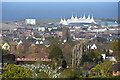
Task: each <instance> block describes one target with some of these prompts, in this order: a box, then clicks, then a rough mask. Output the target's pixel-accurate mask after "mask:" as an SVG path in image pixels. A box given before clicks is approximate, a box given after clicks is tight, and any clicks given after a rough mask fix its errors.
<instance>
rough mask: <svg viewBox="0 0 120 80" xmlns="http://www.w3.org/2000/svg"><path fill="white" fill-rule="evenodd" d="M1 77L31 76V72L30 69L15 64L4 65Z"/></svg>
mask: <svg viewBox="0 0 120 80" xmlns="http://www.w3.org/2000/svg"><path fill="white" fill-rule="evenodd" d="M2 77H3V78H32V77H33V74H32V71H31V70H30V69H24V68H23V67H22V66H16V65H15V64H8V65H4V68H3V76H2Z"/></svg>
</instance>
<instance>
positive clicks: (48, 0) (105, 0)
mask: <svg viewBox="0 0 120 80" xmlns="http://www.w3.org/2000/svg"><path fill="white" fill-rule="evenodd" d="M1 1H3V2H118V1H120V0H1Z"/></svg>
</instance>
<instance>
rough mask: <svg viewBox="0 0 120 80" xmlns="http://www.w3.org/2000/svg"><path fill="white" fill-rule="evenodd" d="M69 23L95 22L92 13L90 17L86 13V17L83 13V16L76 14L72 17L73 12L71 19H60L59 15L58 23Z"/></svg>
mask: <svg viewBox="0 0 120 80" xmlns="http://www.w3.org/2000/svg"><path fill="white" fill-rule="evenodd" d="M71 23H94V24H96V22H95V21H94V18H93V15H92V17H91V16H90V14H89V15H88V17H87V18H86V16H85V14H84V16H83V17H82V16H81V17H80V18H78V17H77V15H76V16H75V17H74V16H73V14H72V17H71V19H65V17H64V19H62V17H61V20H60V24H63V25H69V24H71Z"/></svg>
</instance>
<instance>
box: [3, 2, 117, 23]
mask: <svg viewBox="0 0 120 80" xmlns="http://www.w3.org/2000/svg"><path fill="white" fill-rule="evenodd" d="M29 1H30V0H29ZM109 1H112V0H109ZM72 13H73V14H74V16H76V14H77V15H78V17H80V16H81V15H82V16H83V14H84V13H85V14H86V16H87V15H88V14H89V13H90V14H91V15H92V14H93V16H94V18H116V17H118V2H117V0H116V1H115V2H7V0H6V1H5V0H4V1H3V2H2V20H3V21H15V20H22V19H26V18H35V19H60V18H61V16H62V17H64V16H65V18H70V17H71V15H72Z"/></svg>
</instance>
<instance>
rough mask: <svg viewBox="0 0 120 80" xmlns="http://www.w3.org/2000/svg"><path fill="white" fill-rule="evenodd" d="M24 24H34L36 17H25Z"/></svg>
mask: <svg viewBox="0 0 120 80" xmlns="http://www.w3.org/2000/svg"><path fill="white" fill-rule="evenodd" d="M25 23H26V24H31V25H36V19H25Z"/></svg>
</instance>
